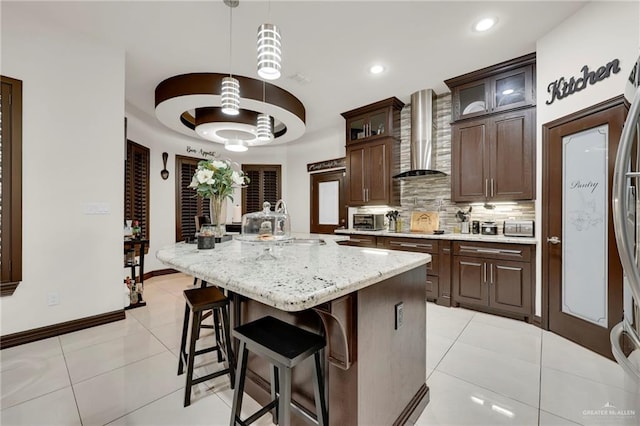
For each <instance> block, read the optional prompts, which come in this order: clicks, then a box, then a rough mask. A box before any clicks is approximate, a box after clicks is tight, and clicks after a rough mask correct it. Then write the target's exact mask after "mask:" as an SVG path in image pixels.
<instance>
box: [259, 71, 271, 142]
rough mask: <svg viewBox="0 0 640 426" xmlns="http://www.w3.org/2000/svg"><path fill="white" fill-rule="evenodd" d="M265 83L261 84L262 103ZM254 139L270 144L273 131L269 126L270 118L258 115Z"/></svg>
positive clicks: (264, 96)
mask: <svg viewBox="0 0 640 426" xmlns="http://www.w3.org/2000/svg"><path fill="white" fill-rule="evenodd" d="M265 98H266V95H265V83H264V81H263V82H262V103H263V104H264V103H266V101H265ZM256 138H257V139H258V141H259V142H270V141H271V140H273V130H272V126H271V117H270V116H269V115H268V114H264V113H262V114H258V119H257V123H256Z"/></svg>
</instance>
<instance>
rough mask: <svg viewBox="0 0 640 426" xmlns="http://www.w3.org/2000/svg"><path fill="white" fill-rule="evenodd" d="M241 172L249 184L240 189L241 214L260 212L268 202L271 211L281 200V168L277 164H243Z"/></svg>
mask: <svg viewBox="0 0 640 426" xmlns="http://www.w3.org/2000/svg"><path fill="white" fill-rule="evenodd" d="M242 171H243V172H244V173H245V174H246V175H247V176H248V177H249V179H250V182H249V184H248V185H247V187H246V188H243V189H242V213H243V214H244V213H252V212H257V211H261V210H262V203H264V202H265V201H268V202H269V203H271V208H272V209H273V208H274V207H275V205H276V202H277V201H278V200H279V199H280V198H281V196H282V195H281V194H282V191H281V187H282V185H281V174H282V172H281V166H280V165H279V164H243V165H242Z"/></svg>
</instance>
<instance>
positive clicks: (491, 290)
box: [452, 242, 535, 322]
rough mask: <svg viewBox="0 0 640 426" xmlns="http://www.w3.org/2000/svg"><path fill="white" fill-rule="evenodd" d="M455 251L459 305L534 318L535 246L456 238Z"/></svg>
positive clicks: (454, 283) (454, 276) (455, 298)
mask: <svg viewBox="0 0 640 426" xmlns="http://www.w3.org/2000/svg"><path fill="white" fill-rule="evenodd" d="M453 252H454V253H453V254H454V256H453V267H452V290H453V302H454V304H455V305H456V306H460V305H463V306H467V307H471V308H475V309H479V310H484V311H488V312H495V313H503V314H514V315H516V316H518V317H524V318H525V319H527V320H528V321H529V322H531V321H532V320H533V298H534V295H533V291H534V287H533V283H534V282H535V271H534V269H535V268H533V267H532V265H531V260H532V259H535V246H529V245H520V244H493V243H471V242H454V243H453Z"/></svg>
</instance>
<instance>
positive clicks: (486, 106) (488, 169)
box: [445, 53, 536, 202]
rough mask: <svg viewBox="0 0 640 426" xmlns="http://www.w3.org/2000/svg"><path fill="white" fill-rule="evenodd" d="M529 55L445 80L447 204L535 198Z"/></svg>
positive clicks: (532, 57)
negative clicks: (448, 151)
mask: <svg viewBox="0 0 640 426" xmlns="http://www.w3.org/2000/svg"><path fill="white" fill-rule="evenodd" d="M535 62H536V55H535V53H532V54H529V55H525V56H522V57H519V58H516V59H512V60H510V61H506V62H502V63H500V64H496V65H494V66H491V67H488V68H483V69H481V70H478V71H474V72H471V73H468V74H465V75H462V76H459V77H455V78H452V79H449V80H446V81H445V83H446V84H447V85H448V86H449V88H450V89H451V97H452V113H451V114H452V121H453V122H452V125H451V199H452V200H453V201H455V202H474V201H480V202H482V201H484V202H491V201H516V200H533V199H534V198H535V137H536V135H535V120H536V112H535V107H534V106H535V90H536V89H535Z"/></svg>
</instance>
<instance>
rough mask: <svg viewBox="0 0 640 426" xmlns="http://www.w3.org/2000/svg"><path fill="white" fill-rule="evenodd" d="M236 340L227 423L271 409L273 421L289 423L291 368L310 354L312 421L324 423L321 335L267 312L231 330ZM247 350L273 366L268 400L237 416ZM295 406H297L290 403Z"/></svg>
mask: <svg viewBox="0 0 640 426" xmlns="http://www.w3.org/2000/svg"><path fill="white" fill-rule="evenodd" d="M233 336H234V337H236V338H237V339H238V340H239V341H240V349H239V354H240V355H239V359H238V368H239V370H238V372H237V374H236V386H235V391H234V394H233V405H232V407H231V423H230V424H231V426H235V425H236V424H238V423H239V424H241V425H249V424H251V423H253V422H255V421H256V420H258V419H259V418H260V417H262V416H263V415H265V414H266V413H267V412H269V411H272V412H273V415H274V416H273V417H274V423H277V424H281V425H285V426H289V425H290V423H291V408H292V405H291V369H292V368H293V367H295V366H296V365H298V364H299V363H300V362H302V361H304V360H305V359H307V358H309V357H310V356H311V355H313V356H314V374H313V393H314V396H315V402H316V413H317V414H316V422H317V424H319V425H322V426H325V425H327V424H328V421H327V407H326V404H325V400H324V383H323V382H324V381H323V377H322V373H321V371H322V370H321V365H320V351H321V350H322V349H323V348H324V346H325V340H324V338H323V337H322V336H319V335H317V334H314V333H310V332H308V331H306V330H302V329H301V328H298V327H295V326H293V325H291V324H288V323H286V322H284V321H280V320H278V319H276V318H273V317H270V316H267V317H264V318H260V319H258V320H256V321H252V322H250V323H247V324H243V325H241V326H239V327H237V328H236V329H235V330H233ZM248 351H251V352H253V353H254V354H256V355H259V356H262V357H263V358H266V359H267V360H268V361H269V362H270V363H271V365H272V366H273V372H272V374H273V376H272V377H271V398H272V401H271V402H269V403H268V404H267V405H265V406H264V407H262V408H261V409H260V410H258V411H256V412H255V413H254V414H252V415H251V416H249V417H248V418H247V419H245V420H242V419H241V418H240V412H241V410H242V396H243V392H244V381H245V378H246V373H247V356H248ZM293 408H295V409H297V408H298V407H295V406H293Z"/></svg>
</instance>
